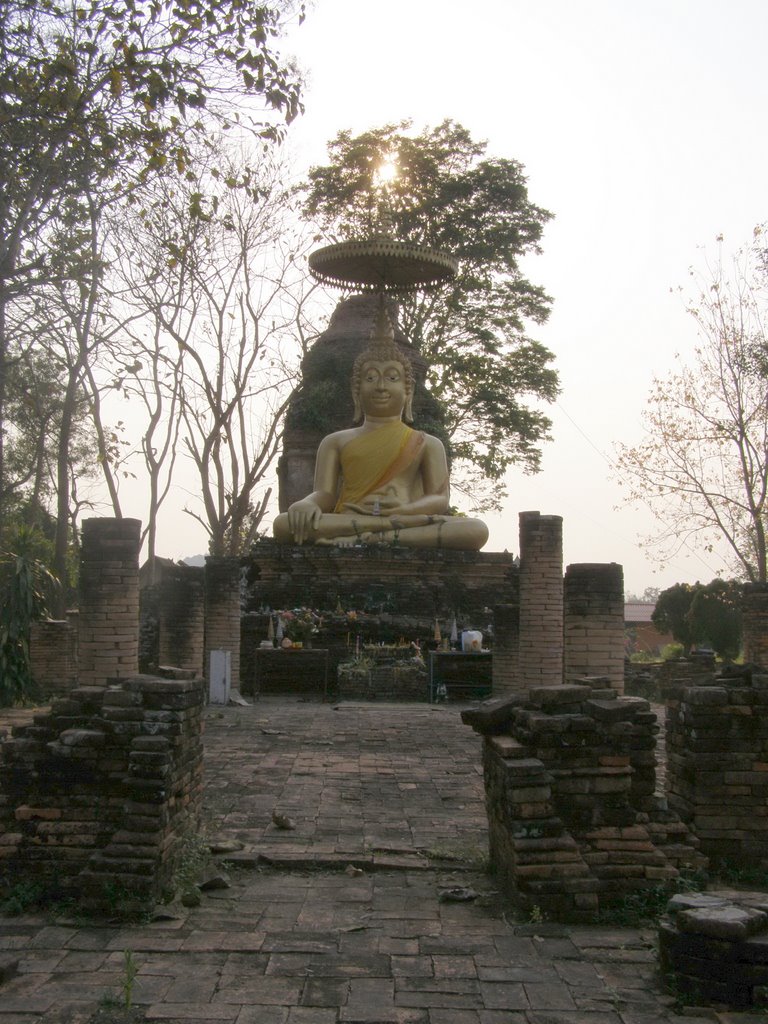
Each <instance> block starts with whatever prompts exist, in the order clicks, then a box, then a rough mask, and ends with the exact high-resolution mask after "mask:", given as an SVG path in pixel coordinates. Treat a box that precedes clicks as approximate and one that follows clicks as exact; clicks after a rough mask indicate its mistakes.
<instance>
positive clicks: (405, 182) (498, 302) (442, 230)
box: [304, 121, 558, 504]
mask: <svg viewBox="0 0 768 1024" xmlns="http://www.w3.org/2000/svg"><path fill="white" fill-rule="evenodd" d="M485 149H486V144H485V143H483V142H476V141H474V140H473V139H472V137H471V136H470V133H469V132H468V131H467V130H466V129H465V128H463V127H462V126H461V125H459V124H456V123H455V122H453V121H444V122H443V123H442V124H440V125H438V126H437V127H436V128H427V129H425V130H424V131H422V132H421V134H419V135H416V134H414V132H413V131H412V130H411V123H410V122H408V121H404V122H401V123H399V124H389V125H385V126H384V127H381V128H374V129H371V130H370V131H368V132H365V133H363V134H362V135H358V136H353V135H352V134H351V132H349V131H343V132H340V133H339V134H338V135H337V136H336V137H335V138H334V139H333V140H332V141H331V142H330V143H329V146H328V153H329V163H328V164H326V165H325V166H320V167H314V168H312V169H311V170H310V172H309V180H308V183H307V184H306V186H305V189H304V195H305V212H306V214H307V215H308V216H309V217H311V218H313V219H314V220H315V221H316V222H317V223H318V224H319V225H320V226H321V228H322V230H323V231H324V232H326V234H327V236H328V237H329V239H331V240H340V239H344V238H350V237H361V236H370V235H371V233H376V231H377V230H379V229H380V223H379V214H380V210H379V208H378V205H377V199H376V196H375V193H374V190H373V189H372V187H371V186H372V175H373V171H374V169H375V167H376V166H377V165H378V164H380V163H381V162H382V160H383V159H384V158H385V157H386V156H387V155H391V154H393V153H395V154H396V156H397V164H398V168H399V175H398V177H397V178H396V179H395V180H394V181H393V182H391V183H390V185H389V187H388V193H389V203H388V206H389V210H388V215H391V220H392V225H393V233H394V235H395V236H396V237H397V238H398V239H400V240H403V241H409V242H413V243H417V244H420V245H425V246H428V247H430V248H434V249H440V250H445V251H446V252H449V253H451V254H452V255H454V256H455V257H457V258H458V260H459V263H460V270H459V274H458V277H457V279H456V281H455V282H454V283H453V284H451V285H449V286H446V287H445V288H443V289H440V290H437V291H434V292H430V293H428V294H420V295H415V296H409V297H406V298H404V299H403V300H402V302H401V306H400V326H401V327H402V329H403V331H404V333H405V335H406V337H407V338H408V340H409V341H410V342H411V344H412V345H414V347H415V348H416V349H417V350H418V351H420V352H421V353H422V355H423V356H424V357H425V358H426V359H427V361H428V363H429V367H430V369H429V377H428V382H429V386H430V388H431V390H432V393H433V394H434V396H435V397H436V398H437V399H438V400H439V401H440V403H441V404H442V406H443V409H444V411H445V416H446V426H447V428H448V433H449V435H450V439H451V447H452V454H453V457H454V459H460V460H463V461H464V464H465V465H466V466H468V467H472V468H470V472H471V473H474V475H475V481H474V484H473V486H472V490H473V491H474V493H475V495H477V493H478V486H477V485H478V481H479V480H480V479H483V478H484V479H485V480H486V483H487V480H492V481H498V480H499V479H500V478H501V477H502V476H503V475H504V473H505V471H506V470H507V468H508V467H509V466H510V465H513V464H515V465H520V466H522V468H523V469H524V470H525V471H527V472H535V471H536V470H537V469H538V467H539V462H540V451H539V448H538V445H539V444H540V443H541V442H542V441H544V440H546V439H548V437H549V428H550V425H551V424H550V420H549V419H548V418H547V417H546V416H545V415H544V414H543V413H542V412H541V410H540V408H539V407H538V403H539V402H540V401H541V400H543V401H552V400H553V399H554V398H555V396H556V395H557V392H558V382H557V374H556V372H555V370H554V369H552V367H551V366H550V363H551V362H552V358H553V357H552V353H551V352H549V351H548V350H547V349H546V348H545V347H544V346H543V345H541V344H540V343H538V342H536V341H532V340H531V339H530V338H528V337H527V335H526V324H527V323H529V322H532V323H535V324H541V323H543V322H544V321H545V320H546V318H547V316H548V314H549V307H550V299H549V297H548V296H547V295H546V294H545V292H544V290H543V289H542V288H540V287H538V286H536V285H534V284H531V282H530V281H528V279H527V277H526V276H525V274H524V273H523V271H522V269H521V266H520V259H521V257H523V256H524V255H526V254H528V253H532V252H537V251H539V241H540V238H541V234H542V231H543V228H544V225H545V224H546V222H547V220H549V218H550V216H551V215H550V214H549V213H548V212H547V211H546V210H543V209H542V208H540V207H538V206H535V205H534V204H533V203H532V202H531V201H530V200H529V198H528V190H527V184H526V178H525V175H524V172H523V167H522V165H521V164H519V163H518V162H517V161H514V160H509V159H491V158H488V157H485ZM487 490H488V489H487V488H486V496H487ZM495 492H496V494H497V495H498V493H499V488H498V487H496V488H495ZM489 503H490V504H494V502H493V501H492V500H490V501H489Z"/></svg>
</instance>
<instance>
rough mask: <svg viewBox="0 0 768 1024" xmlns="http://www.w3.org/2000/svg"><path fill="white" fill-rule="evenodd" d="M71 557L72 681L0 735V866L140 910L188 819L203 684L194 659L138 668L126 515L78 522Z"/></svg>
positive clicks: (103, 903)
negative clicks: (74, 560)
mask: <svg viewBox="0 0 768 1024" xmlns="http://www.w3.org/2000/svg"><path fill="white" fill-rule="evenodd" d="M80 568H81V572H80V580H81V584H80V585H81V594H80V616H79V621H80V651H81V659H82V660H81V674H80V681H79V682H78V685H77V686H76V687H75V688H73V689H71V690H70V691H69V692H68V693H67V694H66V695H65V696H60V697H57V698H55V699H54V700H53V702H52V704H51V707H50V709H49V710H48V711H45V712H43V713H40V714H36V715H35V716H34V718H33V721H32V724H31V725H25V726H18V727H16V728H15V729H14V733H13V736H12V738H11V739H8V740H6V741H5V742H4V743H3V744H2V748H1V760H2V772H1V773H0V780H1V782H0V872H1V873H2V877H3V879H4V882H5V884H7V885H9V886H11V885H12V884H13V881H14V879H18V878H23V879H24V881H25V882H27V883H32V884H35V885H37V886H39V887H40V889H41V891H43V892H45V893H46V894H48V895H49V896H55V897H71V898H76V899H77V900H78V901H79V903H80V905H81V906H83V907H84V908H85V909H88V910H94V911H99V912H104V913H108V914H114V913H115V912H116V911H119V910H124V911H129V910H133V911H138V910H145V909H147V908H149V907H151V906H152V905H154V903H155V902H157V901H158V900H159V898H160V897H161V895H162V893H163V891H164V889H165V888H166V887H167V886H169V885H170V883H171V879H172V877H173V874H174V872H175V870H176V867H177V866H178V863H179V859H180V858H181V856H182V853H183V849H184V845H185V842H186V839H187V837H188V836H189V835H190V834H192V833H194V832H195V831H196V830H197V827H198V825H199V820H200V811H201V802H202V763H203V743H202V711H203V707H204V701H205V691H204V686H203V682H202V680H201V678H200V675H199V673H198V672H195V671H189V670H188V671H184V670H182V669H174V670H170V671H168V672H166V673H165V675H164V676H163V677H161V676H146V675H139V674H138V673H137V669H136V660H137V652H138V635H139V630H138V523H137V522H136V521H135V520H110V519H105V520H88V521H87V522H86V523H85V524H84V542H83V549H82V562H81V567H80ZM62 666H63V669H64V671H69V664H68V661H67V659H66V658H63V659H62Z"/></svg>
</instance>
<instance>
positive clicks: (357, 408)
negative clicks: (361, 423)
mask: <svg viewBox="0 0 768 1024" xmlns="http://www.w3.org/2000/svg"><path fill="white" fill-rule="evenodd" d="M352 401H353V402H354V412H353V414H352V422H353V423H357V422H358V420H361V419H362V418H363V407H362V406H361V405H360V392H359V391H355V392H354V393H353V395H352Z"/></svg>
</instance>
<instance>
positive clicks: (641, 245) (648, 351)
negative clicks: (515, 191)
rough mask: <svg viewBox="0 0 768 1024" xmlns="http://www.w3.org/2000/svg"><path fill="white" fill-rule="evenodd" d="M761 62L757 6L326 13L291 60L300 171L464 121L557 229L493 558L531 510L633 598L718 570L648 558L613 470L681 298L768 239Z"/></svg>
mask: <svg viewBox="0 0 768 1024" xmlns="http://www.w3.org/2000/svg"><path fill="white" fill-rule="evenodd" d="M767 43H768V4H766V3H765V0H732V2H731V3H730V4H728V5H727V6H726V5H724V4H723V3H721V2H714V0H645V2H644V3H642V4H637V3H629V2H628V0H580V2H578V3H575V2H573V0H535V2H534V0H474V2H473V3H471V4H468V3H466V2H465V0H462V2H458V0H388V2H386V3H372V2H370V0H314V2H313V3H312V5H311V7H310V9H309V11H308V14H307V18H306V21H305V23H304V25H303V26H301V28H299V29H297V30H296V31H295V32H294V33H292V34H291V36H290V38H289V40H288V41H287V43H286V44H285V45H284V46H283V49H284V50H286V51H290V52H292V53H294V54H295V55H296V57H297V58H298V60H299V61H300V63H301V64H302V65H303V67H304V69H305V70H306V74H307V88H306V92H305V103H306V113H305V114H304V116H303V117H302V118H301V119H300V120H299V122H298V123H297V124H296V125H295V126H294V127H293V128H292V129H291V133H290V134H291V137H292V141H291V145H292V148H293V149H294V150H295V151H296V153H297V158H298V161H299V164H300V165H306V166H308V165H309V164H312V163H318V162H322V161H323V160H324V157H325V148H324V147H325V143H326V141H327V140H328V139H330V138H331V137H332V136H333V135H335V134H336V132H337V131H339V130H340V129H346V128H349V129H352V130H353V131H362V130H364V129H366V128H368V127H371V126H373V125H379V124H383V123H385V122H389V121H396V120H399V119H401V118H405V117H408V118H412V119H413V120H414V122H415V126H416V127H417V128H421V127H423V126H424V125H427V124H429V125H434V124H437V123H439V122H440V121H441V120H442V119H444V118H452V119H453V120H456V121H458V122H460V123H462V124H463V125H464V126H465V127H467V128H468V129H469V130H470V132H471V133H472V135H473V136H474V137H475V138H479V139H486V140H487V141H488V153H489V155H492V156H499V157H509V158H513V159H517V160H520V161H521V162H522V163H523V164H524V165H525V168H526V171H527V175H528V179H529V194H530V197H531V199H532V200H533V202H535V203H537V204H539V205H541V206H544V207H546V208H547V209H549V210H551V211H552V212H553V213H554V214H555V219H554V221H552V222H551V223H550V224H549V225H548V227H547V229H546V231H545V235H544V240H543V248H544V252H543V255H541V256H538V257H534V258H532V260H531V261H530V263H529V264H528V265H527V270H528V273H529V276H530V278H531V280H532V281H534V282H536V283H538V284H541V285H543V286H544V287H545V288H546V290H547V291H548V292H549V294H550V295H552V297H553V299H554V309H553V313H552V316H551V319H550V321H549V323H548V324H547V325H545V326H544V327H542V328H537V329H536V330H535V331H533V332H532V333H533V335H534V336H535V337H537V338H538V339H539V340H541V341H542V342H543V343H544V344H546V345H547V346H548V347H549V348H550V349H551V350H552V351H553V352H554V353H555V356H556V364H557V367H558V369H559V371H560V374H561V381H562V389H563V390H562V396H561V398H560V400H559V402H558V405H557V406H556V407H554V408H553V409H552V417H553V420H554V428H553V435H554V441H553V442H552V443H551V444H549V445H547V446H546V448H545V451H544V460H543V470H542V472H541V473H540V474H539V475H537V476H534V477H525V476H523V475H522V474H520V473H512V474H511V475H510V477H509V481H508V485H509V495H510V496H509V500H508V502H507V507H506V510H505V513H504V514H503V515H502V516H499V517H494V518H492V519H490V520H489V524H490V526H491V538H490V541H489V544H488V545H487V549H488V550H501V549H504V548H508V549H509V550H511V551H517V547H518V543H517V522H518V518H517V517H518V512H519V511H521V510H525V509H538V510H540V511H541V512H542V513H546V514H557V515H562V516H563V518H564V544H565V552H564V553H565V562H566V564H569V563H571V562H611V561H614V562H620V563H622V564H623V565H624V569H625V585H626V589H627V590H628V591H635V592H642V590H643V589H644V587H646V586H661V587H665V586H669V585H670V584H672V583H674V582H677V581H680V580H689V581H693V580H695V579H702V580H705V581H708V580H709V579H711V578H712V577H713V576H714V575H715V572H716V570H717V569H718V568H720V567H721V563H720V562H719V560H717V559H716V558H714V557H713V556H707V560H706V561H702V560H700V559H698V558H695V557H690V558H684V557H680V558H678V559H677V560H676V561H675V562H674V564H671V563H670V564H666V565H660V564H658V563H657V562H655V561H654V560H653V559H650V560H649V558H648V557H647V555H646V554H645V553H644V552H643V551H642V550H641V549H640V547H639V544H638V538H639V536H640V535H643V534H645V533H647V532H649V531H650V530H652V528H653V520H652V519H651V518H650V516H649V515H648V514H647V513H644V512H642V511H640V512H637V511H633V510H631V509H626V508H625V509H619V510H618V511H617V510H616V506H617V505H618V504H619V503H620V502H621V500H622V493H623V492H622V491H621V489H620V488H619V487H618V486H617V484H616V483H614V482H611V481H610V479H609V477H610V475H611V471H610V466H609V460H610V459H611V458H612V457H613V447H612V445H613V442H614V441H618V440H622V441H625V442H631V441H633V440H635V439H637V438H638V437H639V431H640V413H641V410H642V408H643V406H644V404H645V400H646V396H647V394H648V391H649V387H650V381H651V377H652V375H653V374H658V375H659V376H663V375H664V374H665V372H667V371H669V370H671V368H672V363H673V355H674V353H675V352H677V351H680V352H687V351H690V349H691V348H692V346H693V344H694V342H695V333H694V325H693V322H692V320H690V318H689V317H687V316H686V314H685V312H684V310H683V305H682V301H681V299H680V298H679V297H678V296H677V295H673V294H671V293H670V288H671V287H674V286H677V285H678V284H685V282H686V277H687V271H688V268H689V266H690V265H692V264H693V265H701V264H702V262H703V254H702V252H701V251H700V247H701V246H704V247H705V248H706V249H708V250H709V251H714V239H715V236H716V235H717V234H719V233H723V234H724V235H725V240H726V248H731V249H734V250H735V249H736V248H738V247H740V246H741V245H742V244H744V243H745V242H746V241H748V239H749V238H750V236H751V233H752V228H753V226H754V225H755V224H756V223H758V222H760V221H762V220H765V219H768V195H766V181H768V132H766V130H765V123H766V112H767V111H768V76H766V74H765V58H766V44H767ZM178 526H179V523H178V521H177V522H176V523H175V524H174V525H173V532H170V531H169V533H168V534H167V535H166V538H165V539H163V538H162V535H161V545H160V551H159V553H162V554H168V555H172V556H174V557H181V556H182V555H185V554H190V553H191V550H202V549H203V547H204V541H203V539H202V537H200V539H199V540H198V542H197V544H195V543H194V542H192V544H191V549H190V543H189V542H188V541H185V544H184V550H171V548H173V546H174V541H173V537H174V536H175V535H177V534H178ZM177 543H178V542H177Z"/></svg>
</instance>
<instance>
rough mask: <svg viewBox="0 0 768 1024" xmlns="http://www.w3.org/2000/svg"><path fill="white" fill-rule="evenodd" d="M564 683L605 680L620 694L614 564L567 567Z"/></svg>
mask: <svg viewBox="0 0 768 1024" xmlns="http://www.w3.org/2000/svg"><path fill="white" fill-rule="evenodd" d="M564 616H565V620H564V640H565V650H564V669H565V682H566V683H572V682H574V681H575V680H576V679H578V678H579V677H580V676H605V677H606V678H607V679H608V680H609V681H610V685H611V686H612V687H613V689H614V690H616V692H617V693H619V694H623V693H624V571H623V569H622V567H621V566H620V565H617V564H616V563H615V562H610V563H604V564H597V565H588V564H580V565H569V566H568V568H567V569H566V571H565V599H564Z"/></svg>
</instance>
